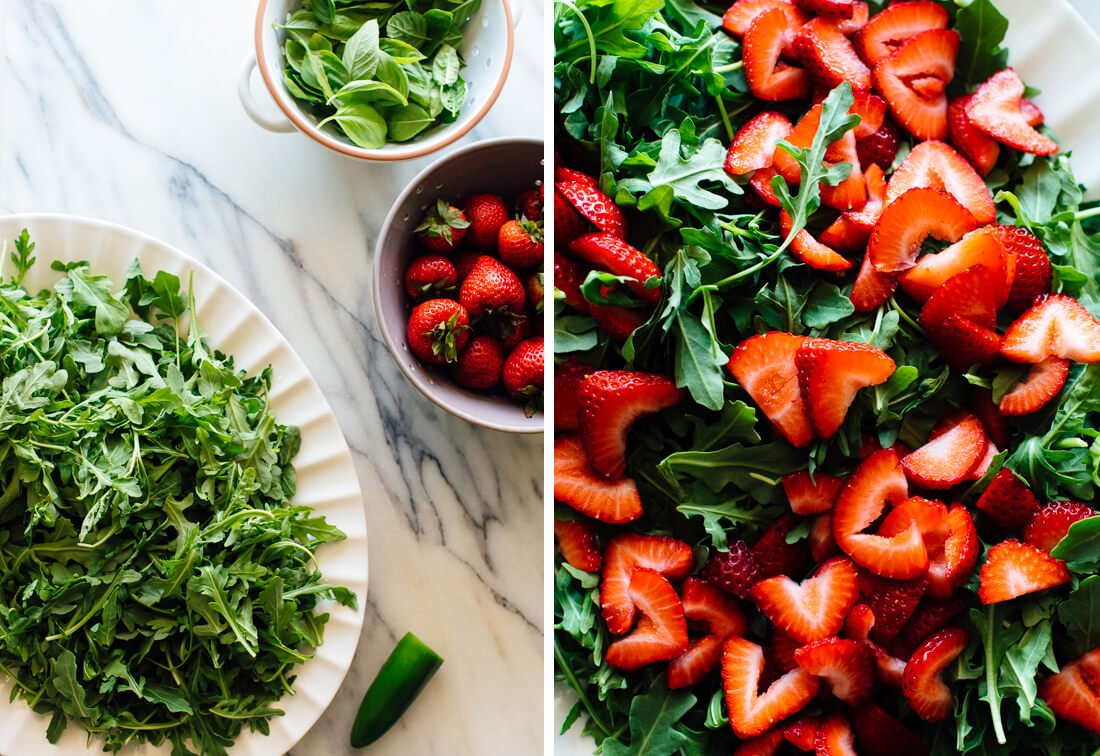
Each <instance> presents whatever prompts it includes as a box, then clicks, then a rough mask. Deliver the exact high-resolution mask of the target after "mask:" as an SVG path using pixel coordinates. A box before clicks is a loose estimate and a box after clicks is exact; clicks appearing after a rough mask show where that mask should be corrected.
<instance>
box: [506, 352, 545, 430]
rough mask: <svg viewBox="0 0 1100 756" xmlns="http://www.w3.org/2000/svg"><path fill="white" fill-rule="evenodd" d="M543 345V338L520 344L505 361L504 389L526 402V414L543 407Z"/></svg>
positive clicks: (529, 415) (528, 414) (531, 413)
mask: <svg viewBox="0 0 1100 756" xmlns="http://www.w3.org/2000/svg"><path fill="white" fill-rule="evenodd" d="M542 384H543V343H542V336H535V337H534V338H531V339H527V341H523V342H520V344H519V346H517V347H516V348H515V349H513V350H512V353H511V354H509V355H508V359H506V360H505V361H504V388H505V389H507V391H508V393H509V394H511V395H512V396H513V397H514V398H516V399H518V400H520V401H521V402H525V403H526V406H525V407H524V414H525V415H527V417H531V415H533V414H535V410H536V409H541V407H542Z"/></svg>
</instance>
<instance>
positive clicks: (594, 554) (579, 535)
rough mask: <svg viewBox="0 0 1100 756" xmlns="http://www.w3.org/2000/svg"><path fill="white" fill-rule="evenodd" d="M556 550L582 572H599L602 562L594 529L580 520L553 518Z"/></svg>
mask: <svg viewBox="0 0 1100 756" xmlns="http://www.w3.org/2000/svg"><path fill="white" fill-rule="evenodd" d="M554 538H556V539H557V540H558V550H559V551H561V555H562V558H563V559H565V561H566V562H568V563H569V565H570V566H571V567H573V568H575V569H578V570H581V571H582V572H599V570H600V566H601V565H602V564H603V554H601V553H600V542H599V540H598V539H597V538H596V531H595V529H594V528H593V527H592V526H591V525H590V524H589V523H587V522H583V521H581V520H554Z"/></svg>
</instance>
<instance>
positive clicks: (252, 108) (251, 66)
mask: <svg viewBox="0 0 1100 756" xmlns="http://www.w3.org/2000/svg"><path fill="white" fill-rule="evenodd" d="M256 66H257V63H256V56H255V55H249V56H248V58H247V59H246V60H245V62H244V67H243V68H241V75H240V78H239V79H237V97H238V98H240V101H241V107H242V108H244V112H245V113H247V114H248V117H249V118H251V119H252V120H253V121H254V122H255V123H256V125H257V126H259V127H261V128H264V129H267V130H268V131H273V132H275V133H277V134H287V133H290V132H291V131H294V124H292V123H291V122H290V121H288V120H286V119H285V118H282V117H281V116H280V117H278V118H272V117H270V116H266V115H264V114H263V113H261V112H260V109H259V107H257V105H256V101H255V100H253V99H252V72H253V71H255V70H256Z"/></svg>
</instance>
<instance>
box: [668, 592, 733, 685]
mask: <svg viewBox="0 0 1100 756" xmlns="http://www.w3.org/2000/svg"><path fill="white" fill-rule="evenodd" d="M681 595H682V602H683V606H684V617H686V618H687V620H688V622H689V623H692V628H694V627H696V626H701V627H702V628H703V629H704V631H705V632H704V634H703V635H701V636H699V637H697V638H694V639H692V640H691V642H690V643H689V644H688V648H687V650H686V651H684V653H682V654H681V655H680V656H677V657H676V658H675V659H673V660H672V661H670V662H669V664H668V678H667V682H668V687H669V688H671V689H673V690H677V689H679V688H687V687H690V686H692V685H695V684H696V683H698V682H700V681H702V680H703V679H704V678H705V677H706V676H707V675H709V674H710V673H711V672H712V671H714V670H715V669H717V668H718V663H719V661H720V660H721V658H722V644H723V643H724V642H725V640H726V638H727V637H729V636H730V635H742V634H743V633H744V632H745V627H746V623H745V614H744V612H742V611H741V607H740V606H739V605H738V603H737V600H736V599H735V598H733V596H731V595H729V594H728V593H726V592H725V591H723V590H722V589H720V588H716V587H715V586H714V585H712V584H711V583H709V582H708V581H706V580H704V579H702V578H697V577H689V578H688V579H687V580H685V581H684V587H683V590H682V591H681Z"/></svg>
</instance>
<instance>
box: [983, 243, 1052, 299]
mask: <svg viewBox="0 0 1100 756" xmlns="http://www.w3.org/2000/svg"><path fill="white" fill-rule="evenodd" d="M993 232H994V233H996V234H997V236H998V238H999V239H1000V241H1001V244H1002V245H1003V246H1004V248H1005V252H1006V253H1007V255H1008V256H1009V258H1011V260H1012V262H1011V267H1012V270H1013V276H1012V288H1011V290H1010V291H1009V293H1008V309H1009V310H1011V311H1012V312H1014V313H1017V314H1019V313H1021V312H1023V311H1024V310H1026V309H1027V308H1029V307H1031V305H1032V304H1034V303H1035V298H1036V297H1038V296H1039V295H1040V294H1048V293H1050V283H1051V278H1052V272H1051V268H1050V258H1049V257H1048V256H1047V251H1046V249H1045V248H1044V247H1043V243H1042V242H1041V241H1039V240H1038V239H1037V238H1036V237H1035V234H1033V233H1031V232H1030V231H1028V230H1027V229H1026V228H1019V227H1017V226H993Z"/></svg>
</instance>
